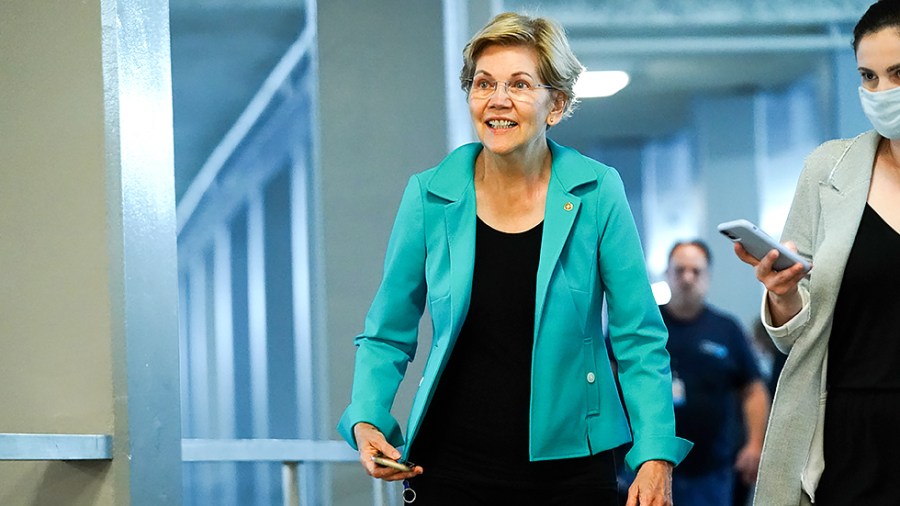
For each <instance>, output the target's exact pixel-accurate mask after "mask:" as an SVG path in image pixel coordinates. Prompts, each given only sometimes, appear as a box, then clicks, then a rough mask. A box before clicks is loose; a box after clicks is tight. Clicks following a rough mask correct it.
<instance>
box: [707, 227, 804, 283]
mask: <svg viewBox="0 0 900 506" xmlns="http://www.w3.org/2000/svg"><path fill="white" fill-rule="evenodd" d="M718 229H719V232H720V233H721V234H722V235H724V236H725V237H727V238H729V239H731V240H732V241H733V242H739V243H741V245H742V246H743V247H744V249H745V250H747V253H750V254H751V255H753V258H756V259H757V260H759V259H761V258H763V257H764V256H766V254H768V253H769V252H770V251H772V250H773V249H776V250H778V259H776V260H775V264H774V265H773V266H772V268H773V269H775V270H776V271H780V270H783V269H787V268H788V267H790V266H792V265H794V264H796V263H800V264H803V271H804V272H806V271H809V269H810V265H809V262H807V261H806V260H805V259H804V258H803V257H801V256H800V255H798V254H796V253H794V252H793V251H791V250H789V249H788V248H787V247H786V246H785V245H784V244H781V243H779V242H778V241H776V240H775V239H772V237H770V236H769V234H767V233H765V232H763V231H762V230H760V228H759V227H757V226H756V225H754V224H753V223H750V222H749V221H747V220H734V221H726V222H725V223H720V224H719V227H718Z"/></svg>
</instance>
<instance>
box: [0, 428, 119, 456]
mask: <svg viewBox="0 0 900 506" xmlns="http://www.w3.org/2000/svg"><path fill="white" fill-rule="evenodd" d="M0 460H112V436H107V435H103V434H0Z"/></svg>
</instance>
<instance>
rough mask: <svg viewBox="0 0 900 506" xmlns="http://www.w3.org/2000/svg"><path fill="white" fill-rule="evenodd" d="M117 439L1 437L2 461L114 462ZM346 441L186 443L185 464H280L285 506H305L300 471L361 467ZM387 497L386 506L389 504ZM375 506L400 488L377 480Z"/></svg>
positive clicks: (101, 436)
mask: <svg viewBox="0 0 900 506" xmlns="http://www.w3.org/2000/svg"><path fill="white" fill-rule="evenodd" d="M112 458H113V454H112V436H109V435H104V434H0V461H3V460H32V461H40V460H47V461H56V460H59V461H69V460H112ZM357 459H358V456H357V453H356V452H355V451H353V450H352V449H351V448H350V447H349V446H347V444H346V443H345V442H343V441H311V440H303V439H183V440H182V441H181V460H182V462H280V463H281V465H282V474H281V476H282V491H283V496H284V505H285V506H300V479H299V474H300V473H299V469H300V465H301V464H304V463H323V462H324V463H338V462H356V461H357ZM385 493H387V501H386V500H385ZM372 495H373V497H374V501H373V504H374V506H385V504H397V503H398V497H397V491H396V487H385V484H384V482H383V481H381V480H376V479H373V480H372Z"/></svg>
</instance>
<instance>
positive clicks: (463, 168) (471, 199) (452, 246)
mask: <svg viewBox="0 0 900 506" xmlns="http://www.w3.org/2000/svg"><path fill="white" fill-rule="evenodd" d="M481 149H482V146H481V144H480V143H473V144H467V145H465V146H462V147H460V148H458V149H457V150H455V151H454V152H453V153H451V154H450V155H449V156H448V157H447V158H446V159H444V161H443V162H442V163H441V165H440V166H439V167H438V169H437V172H436V173H435V175H434V178H432V180H431V181H430V182H429V184H428V191H429V192H430V193H431V194H432V195H435V196H437V197H439V198H441V199H443V200H444V201H445V202H444V204H443V208H444V209H443V213H444V224H445V227H446V231H447V236H446V237H447V247H448V250H449V252H448V253H449V254H448V258H449V263H450V265H448V266H442V268H445V269H446V270H448V271H449V272H450V325H451V329H452V331H451V334H450V335H451V336H453V337H455V336H457V335H458V334H459V330H460V328H461V327H462V323H463V321H464V320H465V316H466V312H467V311H468V309H469V300H470V299H471V295H472V273H473V272H474V270H475V211H476V210H475V187H474V184H473V179H472V171H473V170H474V167H475V158H476V157H477V156H478V153H480V152H481ZM434 246H435V245H429V247H434Z"/></svg>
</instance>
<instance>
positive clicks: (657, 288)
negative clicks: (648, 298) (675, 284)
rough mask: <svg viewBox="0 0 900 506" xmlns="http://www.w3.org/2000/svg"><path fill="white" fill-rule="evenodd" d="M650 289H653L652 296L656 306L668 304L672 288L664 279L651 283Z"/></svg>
mask: <svg viewBox="0 0 900 506" xmlns="http://www.w3.org/2000/svg"><path fill="white" fill-rule="evenodd" d="M650 289H651V290H653V298H654V299H656V305H657V306H662V305H665V304H668V303H669V301H670V300H672V290H671V289H670V288H669V284H668V283H666V282H665V281H657V282H656V283H653V284H652V285H650Z"/></svg>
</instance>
